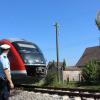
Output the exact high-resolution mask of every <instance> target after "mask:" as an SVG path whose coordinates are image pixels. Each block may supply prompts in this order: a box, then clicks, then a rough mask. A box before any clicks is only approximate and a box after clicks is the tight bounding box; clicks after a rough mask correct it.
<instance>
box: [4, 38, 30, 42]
mask: <svg viewBox="0 0 100 100" xmlns="http://www.w3.org/2000/svg"><path fill="white" fill-rule="evenodd" d="M4 40H8V41H9V42H11V43H12V42H17V41H26V40H25V39H20V38H9V39H4ZM27 42H28V41H27Z"/></svg>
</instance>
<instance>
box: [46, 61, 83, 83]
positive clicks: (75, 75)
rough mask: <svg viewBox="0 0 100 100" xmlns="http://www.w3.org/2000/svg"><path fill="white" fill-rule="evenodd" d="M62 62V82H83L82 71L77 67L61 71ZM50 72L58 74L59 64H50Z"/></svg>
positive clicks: (60, 64)
mask: <svg viewBox="0 0 100 100" xmlns="http://www.w3.org/2000/svg"><path fill="white" fill-rule="evenodd" d="M62 64H63V63H62V62H60V63H59V68H60V78H61V80H62V81H81V69H80V68H76V67H75V66H69V67H66V68H65V70H62V69H61V66H62ZM48 72H57V63H56V62H49V63H48Z"/></svg>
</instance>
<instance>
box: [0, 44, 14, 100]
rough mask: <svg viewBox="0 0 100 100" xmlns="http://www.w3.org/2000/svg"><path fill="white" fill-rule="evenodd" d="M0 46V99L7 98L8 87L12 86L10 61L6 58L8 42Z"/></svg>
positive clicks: (8, 47) (11, 87) (4, 99)
mask: <svg viewBox="0 0 100 100" xmlns="http://www.w3.org/2000/svg"><path fill="white" fill-rule="evenodd" d="M0 48H1V55H0V100H8V98H9V94H10V89H13V88H14V84H13V82H12V80H11V74H10V63H9V60H8V58H7V54H8V52H9V49H10V46H9V45H8V44H3V45H1V46H0Z"/></svg>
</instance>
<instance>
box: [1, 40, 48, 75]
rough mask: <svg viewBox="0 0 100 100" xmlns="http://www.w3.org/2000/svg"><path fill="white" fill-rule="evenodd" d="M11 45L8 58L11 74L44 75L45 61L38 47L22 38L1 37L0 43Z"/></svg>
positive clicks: (45, 69)
mask: <svg viewBox="0 0 100 100" xmlns="http://www.w3.org/2000/svg"><path fill="white" fill-rule="evenodd" d="M2 44H8V45H10V46H11V49H10V52H9V54H8V58H9V60H10V65H11V74H12V76H14V75H16V76H17V75H18V76H19V77H20V76H22V75H24V76H32V77H34V76H45V75H46V72H47V68H46V61H45V59H44V56H43V53H42V52H41V50H40V49H39V47H38V46H37V45H36V44H34V43H32V42H28V41H26V40H23V39H14V38H13V39H2V40H0V45H2Z"/></svg>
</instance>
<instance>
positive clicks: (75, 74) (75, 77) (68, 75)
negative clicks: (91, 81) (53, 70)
mask: <svg viewBox="0 0 100 100" xmlns="http://www.w3.org/2000/svg"><path fill="white" fill-rule="evenodd" d="M63 80H65V81H81V71H80V70H78V71H75V70H74V71H63Z"/></svg>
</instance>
